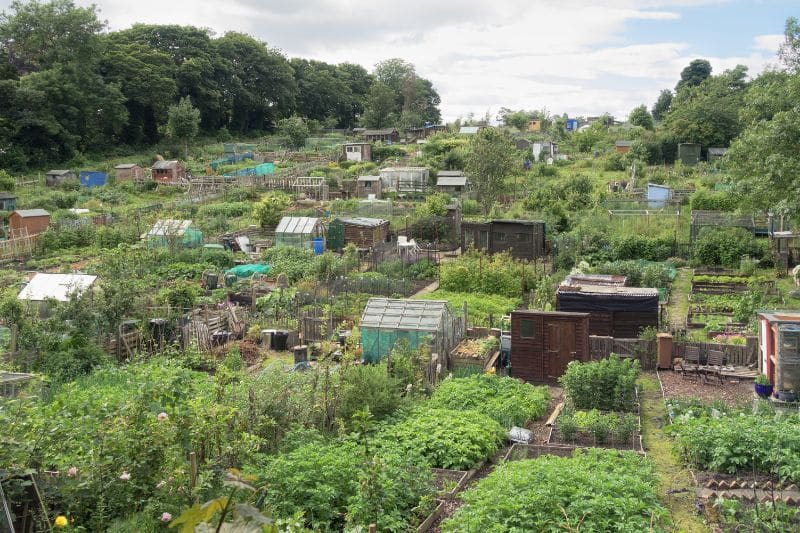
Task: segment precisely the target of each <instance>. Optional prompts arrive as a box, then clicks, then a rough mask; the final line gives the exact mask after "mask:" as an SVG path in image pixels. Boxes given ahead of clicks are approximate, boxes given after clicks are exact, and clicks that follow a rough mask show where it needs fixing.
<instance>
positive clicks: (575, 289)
mask: <svg viewBox="0 0 800 533" xmlns="http://www.w3.org/2000/svg"><path fill="white" fill-rule="evenodd" d="M558 292H559V293H580V294H596V295H606V296H607V295H613V296H634V297H636V296H639V297H648V298H652V297H653V296H655V297H656V298H658V289H650V288H642V287H617V286H606V285H591V284H585V285H561V286H559V287H558Z"/></svg>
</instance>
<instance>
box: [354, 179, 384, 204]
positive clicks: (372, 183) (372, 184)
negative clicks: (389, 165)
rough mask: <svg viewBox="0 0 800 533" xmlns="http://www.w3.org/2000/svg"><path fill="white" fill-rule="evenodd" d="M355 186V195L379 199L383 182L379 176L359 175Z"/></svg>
mask: <svg viewBox="0 0 800 533" xmlns="http://www.w3.org/2000/svg"><path fill="white" fill-rule="evenodd" d="M357 183H358V185H357V186H356V196H357V197H358V198H373V199H375V200H380V199H381V191H382V190H383V183H381V177H380V176H359V177H358V181H357Z"/></svg>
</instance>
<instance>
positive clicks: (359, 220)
mask: <svg viewBox="0 0 800 533" xmlns="http://www.w3.org/2000/svg"><path fill="white" fill-rule="evenodd" d="M339 220H340V221H341V222H342V223H344V224H348V225H351V226H362V227H365V228H377V227H378V226H383V225H384V224H388V223H389V221H388V220H384V219H382V218H367V217H353V218H341V217H340V218H339Z"/></svg>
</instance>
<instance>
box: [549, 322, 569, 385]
mask: <svg viewBox="0 0 800 533" xmlns="http://www.w3.org/2000/svg"><path fill="white" fill-rule="evenodd" d="M547 340H548V346H547V348H546V350H545V355H546V357H548V361H547V363H548V365H547V368H548V377H550V378H558V377H561V376H562V375H563V374H564V372H565V371H566V369H567V365H568V364H569V362H570V361H572V360H573V359H574V354H575V324H574V323H572V322H561V321H559V322H552V323H550V324H547Z"/></svg>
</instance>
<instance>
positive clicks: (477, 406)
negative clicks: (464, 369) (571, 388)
mask: <svg viewBox="0 0 800 533" xmlns="http://www.w3.org/2000/svg"><path fill="white" fill-rule="evenodd" d="M549 401H550V394H549V391H548V389H547V387H534V386H532V385H530V384H527V383H521V382H520V381H519V380H517V379H514V378H506V377H496V376H489V375H485V374H482V375H476V376H472V377H466V378H450V379H446V380H445V381H444V382H442V384H440V385H439V387H437V388H436V390H435V391H434V393H433V396H432V397H431V399H430V402H429V405H430V406H431V407H442V408H446V409H454V410H458V411H463V410H474V411H478V412H479V413H483V414H485V415H488V416H490V417H491V418H492V419H494V420H495V421H497V422H499V423H500V424H501V425H503V426H504V427H511V426H520V425H523V424H525V423H526V422H528V421H529V420H536V419H538V418H541V417H542V416H544V414H545V413H546V412H547V406H548V403H549Z"/></svg>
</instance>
